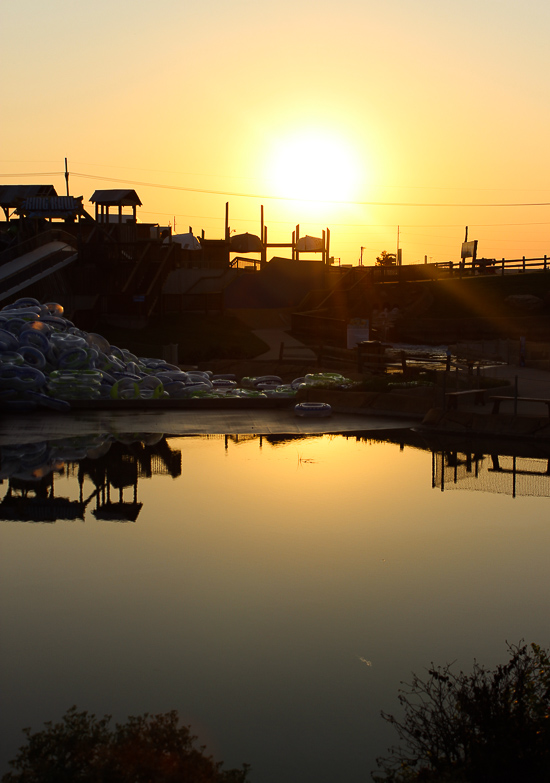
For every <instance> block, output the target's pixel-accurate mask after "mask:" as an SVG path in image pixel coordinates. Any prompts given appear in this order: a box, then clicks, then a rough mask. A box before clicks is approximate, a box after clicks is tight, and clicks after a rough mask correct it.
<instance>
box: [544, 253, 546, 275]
mask: <svg viewBox="0 0 550 783" xmlns="http://www.w3.org/2000/svg"><path fill="white" fill-rule="evenodd" d="M544 271H545V272H546V253H545V254H544Z"/></svg>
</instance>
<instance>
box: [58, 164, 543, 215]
mask: <svg viewBox="0 0 550 783" xmlns="http://www.w3.org/2000/svg"><path fill="white" fill-rule="evenodd" d="M71 176H73V177H82V178H84V179H95V180H101V181H102V182H118V183H124V184H125V185H138V186H141V187H147V188H161V189H164V190H177V191H183V192H186V193H204V194H207V195H210V196H233V197H234V198H254V199H272V200H276V201H304V202H311V203H314V204H343V205H346V204H348V205H352V206H366V207H424V208H425V207H455V208H456V207H468V208H474V207H475V208H481V207H548V206H550V202H549V201H540V202H525V203H522V202H511V203H500V204H497V203H495V204H466V203H464V204H461V203H456V204H434V203H427V202H426V203H422V202H408V201H347V200H331V199H312V198H296V197H292V196H271V195H267V194H261V193H238V192H236V191H229V190H209V189H206V188H190V187H184V186H183V185H162V184H159V183H156V182H140V181H136V180H129V179H128V180H127V179H118V178H115V177H101V176H98V175H95V174H82V173H79V172H71Z"/></svg>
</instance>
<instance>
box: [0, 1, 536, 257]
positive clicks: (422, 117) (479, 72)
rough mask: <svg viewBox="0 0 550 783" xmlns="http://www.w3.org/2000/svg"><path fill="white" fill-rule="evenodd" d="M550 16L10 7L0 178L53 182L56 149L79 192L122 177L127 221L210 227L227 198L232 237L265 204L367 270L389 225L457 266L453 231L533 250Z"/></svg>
mask: <svg viewBox="0 0 550 783" xmlns="http://www.w3.org/2000/svg"><path fill="white" fill-rule="evenodd" d="M549 8H550V6H549V5H548V3H547V2H542V0H532V2H531V3H530V4H529V13H528V14H526V13H525V11H524V9H523V8H521V7H520V6H519V5H517V4H514V3H501V4H494V3H479V2H477V0H475V1H474V0H465V2H464V3H461V4H460V5H456V4H455V5H453V4H439V5H438V4H435V5H434V3H433V2H431V0H419V2H416V3H414V4H411V3H408V2H405V0H391V2H389V3H386V4H378V5H376V6H372V5H368V4H365V3H359V2H358V0H343V2H342V3H340V4H338V5H337V6H335V5H334V4H329V3H326V2H324V0H322V1H321V2H319V3H318V4H317V5H316V6H315V10H314V12H313V10H312V6H311V4H310V3H306V2H305V0H293V2H290V0H281V2H280V3H278V4H277V5H276V6H272V5H271V4H269V3H268V4H261V3H260V4H258V3H256V4H251V3H249V2H248V0H236V2H234V3H233V4H231V5H229V6H228V5H227V4H226V3H225V4H223V3H221V0H208V2H204V3H197V2H194V1H192V2H190V3H186V4H182V3H180V2H176V0H159V2H158V3H157V4H156V5H154V6H151V4H149V3H146V2H144V1H143V0H136V2H133V3H131V4H130V3H129V2H127V0H120V2H118V3H112V2H109V1H108V0H94V2H93V3H92V2H91V0H83V2H81V3H78V4H74V3H69V2H68V0H59V2H56V3H55V4H54V5H53V6H52V4H45V3H43V2H41V1H40V0H29V2H28V3H26V4H25V5H18V4H15V3H12V4H10V5H9V6H8V7H6V8H5V9H4V11H3V22H4V24H3V29H4V30H5V31H6V32H5V34H4V39H3V42H2V43H3V45H2V56H3V58H4V66H5V67H4V70H5V71H6V72H7V73H10V74H11V75H12V78H9V79H7V80H6V84H5V89H4V100H3V116H2V126H1V128H0V142H1V147H2V153H1V155H2V158H1V159H0V183H1V184H20V183H22V184H28V183H37V184H53V185H54V186H55V187H56V189H57V192H58V193H59V194H64V193H65V180H64V172H63V162H64V159H65V157H67V158H68V162H69V169H70V189H71V194H72V195H83V197H84V204H85V206H87V207H89V198H90V196H91V195H92V194H93V192H94V190H95V189H98V188H124V187H132V188H135V189H136V191H137V193H138V195H139V197H140V199H141V201H142V203H143V207H142V208H141V209H140V210H139V212H138V215H139V218H140V219H141V220H142V221H144V222H158V223H160V224H161V225H167V224H168V223H170V224H173V222H174V220H175V221H176V224H177V226H178V227H179V228H181V227H182V226H183V227H185V230H187V227H188V226H192V227H193V228H194V230H195V231H197V232H200V231H201V230H202V229H204V231H205V235H206V236H207V237H209V238H212V239H217V238H218V239H219V238H221V237H222V235H223V228H224V212H225V203H226V201H229V203H230V220H231V228H232V229H234V230H235V231H236V232H237V233H242V232H247V231H248V232H253V233H257V232H258V230H259V229H258V225H257V224H258V222H259V214H260V206H261V205H264V207H265V219H266V222H267V223H268V225H269V236H270V239H271V240H272V241H280V242H288V241H290V237H291V233H292V230H293V229H294V227H295V226H296V224H298V223H300V225H301V228H302V229H303V230H304V231H307V232H309V233H315V234H317V233H318V232H319V230H320V229H321V228H323V227H327V226H328V227H330V230H331V252H333V253H334V255H335V256H336V257H337V258H341V260H342V263H351V264H356V263H358V259H359V256H360V253H361V248H363V262H364V263H374V261H375V259H376V257H377V256H378V255H379V254H380V252H381V251H382V250H383V249H386V250H390V249H393V247H394V246H395V237H396V233H397V226H400V245H401V248H402V250H403V263H405V264H408V263H415V262H417V261H423V260H424V257H427V258H428V259H431V260H432V261H434V262H435V261H441V262H444V261H449V260H454V261H456V260H459V257H460V246H461V242H462V241H463V238H464V229H465V226H469V231H470V233H469V236H470V238H472V239H478V241H479V247H478V252H479V255H480V256H485V257H488V258H493V257H494V258H502V257H506V258H518V257H521V256H523V255H525V256H527V257H537V256H538V257H540V256H542V255H544V254H545V253H549V247H550V217H549V215H550V206H549V205H550V187H549V186H548V182H550V159H549V157H548V154H547V128H548V122H549V120H550V100H548V98H549V97H550V96H549V90H550V88H549V86H548V80H547V78H546V72H547V40H546V32H547V30H548V26H549V24H550V10H549ZM130 10H131V13H129V11H130ZM45 41H52V42H57V44H58V45H56V46H51V47H48V53H47V56H46V58H45V59H44V54H43V51H44V42H45ZM512 48H513V51H514V56H513V57H511V56H510V51H511V49H512ZM99 52H101V56H98V53H99ZM69 62H70V63H71V67H69V68H68V67H67V63H69ZM14 63H17V66H15V65H14ZM42 71H44V72H47V73H48V78H47V79H44V80H43V79H40V78H37V75H38V74H39V73H41V72H42ZM15 73H16V74H17V77H16V78H15ZM288 199H290V201H289V200H288ZM336 202H346V203H345V205H342V203H336ZM306 223H307V224H308V226H306Z"/></svg>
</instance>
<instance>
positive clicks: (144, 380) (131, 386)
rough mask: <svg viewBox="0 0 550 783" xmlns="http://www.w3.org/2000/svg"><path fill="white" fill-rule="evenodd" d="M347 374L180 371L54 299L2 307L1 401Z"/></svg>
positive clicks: (238, 392) (177, 395)
mask: <svg viewBox="0 0 550 783" xmlns="http://www.w3.org/2000/svg"><path fill="white" fill-rule="evenodd" d="M346 384H347V385H348V386H349V384H351V381H349V380H348V379H346V378H344V377H343V376H341V375H338V374H336V373H318V374H311V375H306V376H305V377H303V378H296V379H295V380H294V381H292V383H291V384H284V383H283V382H282V379H281V378H280V377H279V376H277V375H262V376H259V377H257V378H243V379H242V381H241V383H240V385H239V383H238V382H237V379H236V377H235V376H234V375H229V374H226V375H213V374H212V373H211V372H202V371H199V370H190V371H187V372H184V371H182V370H181V369H180V368H179V367H177V366H176V365H174V364H169V363H168V362H165V361H163V360H161V359H154V358H144V357H138V356H135V355H134V354H133V353H131V351H128V350H126V349H124V348H118V347H117V346H115V345H111V344H110V343H109V341H108V340H107V339H106V338H105V337H103V336H102V335H100V334H96V333H94V332H85V331H83V330H81V329H78V328H77V327H76V326H75V325H74V324H73V323H72V321H70V320H69V319H68V318H65V316H64V314H63V307H62V306H61V305H60V304H58V303H56V302H48V303H46V304H42V303H40V302H39V301H38V300H37V299H32V298H29V297H27V298H22V299H18V300H17V301H16V302H13V303H12V304H9V305H6V306H5V307H3V308H2V310H0V406H2V407H3V408H5V409H6V408H7V409H10V410H23V411H24V410H33V409H34V408H37V407H45V408H53V409H55V410H67V409H69V408H70V401H71V400H100V399H106V400H107V399H111V400H139V399H141V400H159V399H166V398H171V399H189V398H201V397H207V398H216V397H218V398H219V397H285V398H292V397H294V396H295V395H296V393H297V391H298V390H299V389H301V388H308V387H311V386H324V387H325V388H326V387H339V388H346Z"/></svg>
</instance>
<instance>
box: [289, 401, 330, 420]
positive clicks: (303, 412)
mask: <svg viewBox="0 0 550 783" xmlns="http://www.w3.org/2000/svg"><path fill="white" fill-rule="evenodd" d="M294 413H295V414H296V416H303V417H311V418H323V417H324V416H330V415H331V414H332V408H331V407H330V405H329V404H328V402H299V403H298V404H297V405H295V406H294Z"/></svg>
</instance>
